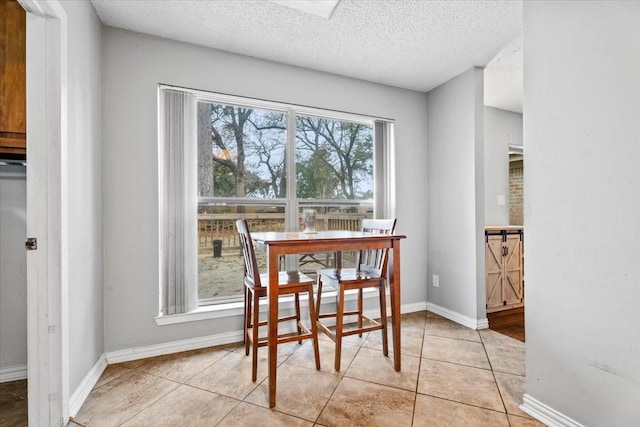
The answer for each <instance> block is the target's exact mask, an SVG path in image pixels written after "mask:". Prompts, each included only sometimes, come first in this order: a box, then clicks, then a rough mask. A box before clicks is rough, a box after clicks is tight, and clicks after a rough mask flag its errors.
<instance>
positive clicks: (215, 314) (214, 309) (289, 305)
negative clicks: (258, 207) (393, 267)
mask: <svg viewBox="0 0 640 427" xmlns="http://www.w3.org/2000/svg"><path fill="white" fill-rule="evenodd" d="M356 295H357V294H356V292H353V293H351V292H348V293H347V294H346V295H345V302H347V301H355V300H356ZM335 297H336V292H335V291H333V292H326V293H323V294H322V298H323V300H324V301H326V302H324V303H323V306H326V305H329V304H334V302H335ZM377 297H378V292H377V291H376V290H375V289H366V290H365V291H364V298H365V300H367V299H369V298H377ZM307 299H308V298H307V297H306V296H301V298H300V303H301V305H302V306H305V307H306V306H307V305H308V304H307V303H306V301H307ZM293 307H294V306H293V296H290V297H282V298H281V299H280V303H279V308H280V309H285V310H286V309H291V310H293ZM334 310H335V309H334ZM260 312H261V313H266V312H267V300H266V298H265V299H263V300H262V301H260ZM242 316H244V303H242V302H233V303H226V304H216V305H206V306H202V307H198V308H196V309H195V310H193V311H190V312H188V313H180V314H169V315H165V316H162V315H160V316H155V317H154V318H153V320H155V321H156V324H157V325H158V326H166V325H175V324H178V323H187V322H198V321H202V320H212V319H224V318H230V317H242Z"/></svg>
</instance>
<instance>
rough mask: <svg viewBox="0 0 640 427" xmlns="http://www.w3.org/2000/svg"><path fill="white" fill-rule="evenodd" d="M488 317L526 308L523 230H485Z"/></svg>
mask: <svg viewBox="0 0 640 427" xmlns="http://www.w3.org/2000/svg"><path fill="white" fill-rule="evenodd" d="M485 241H486V244H485V268H486V285H487V313H491V312H494V311H499V310H506V309H509V308H516V307H522V306H523V305H524V269H523V266H524V262H523V253H524V251H523V231H522V228H521V227H505V228H502V229H500V228H495V227H491V228H487V229H486V230H485Z"/></svg>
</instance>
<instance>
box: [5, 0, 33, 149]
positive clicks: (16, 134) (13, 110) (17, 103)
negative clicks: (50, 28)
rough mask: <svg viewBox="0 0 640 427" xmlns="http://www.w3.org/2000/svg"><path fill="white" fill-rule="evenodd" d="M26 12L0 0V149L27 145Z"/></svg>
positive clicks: (14, 4)
mask: <svg viewBox="0 0 640 427" xmlns="http://www.w3.org/2000/svg"><path fill="white" fill-rule="evenodd" d="M26 82H27V78H26V13H25V11H24V9H22V7H21V6H20V4H18V2H16V1H15V0H11V1H4V0H3V1H0V152H2V153H8V154H24V153H25V147H26V135H25V134H26V132H27V126H26V120H27V101H26Z"/></svg>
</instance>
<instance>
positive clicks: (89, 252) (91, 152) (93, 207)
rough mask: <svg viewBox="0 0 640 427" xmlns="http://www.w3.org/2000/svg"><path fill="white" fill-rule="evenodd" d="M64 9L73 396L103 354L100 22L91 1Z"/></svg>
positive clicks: (72, 4)
mask: <svg viewBox="0 0 640 427" xmlns="http://www.w3.org/2000/svg"><path fill="white" fill-rule="evenodd" d="M61 5H62V6H63V7H64V9H65V12H66V13H67V22H68V61H69V62H68V92H67V94H68V124H69V128H68V158H67V164H66V167H67V173H68V201H69V206H68V215H69V229H68V230H67V231H68V245H69V283H68V290H69V292H68V294H69V301H68V307H69V343H68V346H69V366H70V370H71V372H70V373H69V375H70V381H69V390H70V392H71V393H73V392H74V391H75V390H76V388H77V387H78V385H79V384H80V382H81V381H82V379H83V378H84V377H85V376H86V375H87V373H88V372H89V371H90V369H91V368H92V367H93V366H94V365H95V363H96V362H97V361H98V359H99V358H100V357H101V356H102V354H103V353H104V320H103V317H104V316H103V305H104V300H103V259H102V258H103V248H102V244H103V234H102V222H103V214H102V117H101V116H102V107H101V105H102V104H101V85H100V82H101V24H100V21H99V20H98V17H97V15H96V13H95V11H94V9H93V6H91V3H89V2H61ZM63 232H64V230H63Z"/></svg>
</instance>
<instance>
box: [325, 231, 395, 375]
mask: <svg viewBox="0 0 640 427" xmlns="http://www.w3.org/2000/svg"><path fill="white" fill-rule="evenodd" d="M395 225H396V220H395V219H363V220H362V231H363V232H367V233H372V234H392V233H393V231H394V229H395ZM387 252H388V248H382V249H369V250H366V251H365V250H363V251H358V253H357V256H356V268H341V269H333V268H325V269H321V270H318V289H317V293H318V301H317V303H316V311H317V315H316V317H317V318H318V328H320V330H321V331H322V332H324V333H325V334H326V335H327V336H329V338H331V340H332V341H333V342H334V343H335V353H336V354H335V364H334V366H335V369H336V371H339V370H340V357H341V353H342V337H344V336H349V335H355V334H358V335H359V336H362V333H363V332H370V331H376V330H382V351H383V353H384V355H385V356H388V354H389V345H388V343H387V302H386V294H385V285H386V283H387V261H388V257H387ZM324 286H330V287H331V288H332V289H335V290H336V291H337V304H336V305H337V307H336V308H337V310H336V312H334V313H322V314H321V313H320V307H321V303H322V301H321V298H322V288H323V287H324ZM366 288H377V289H378V294H379V297H380V321H379V322H378V321H376V320H374V319H371V318H369V317H368V316H365V314H364V312H363V311H364V310H363V301H362V292H363V290H364V289H366ZM325 290H326V289H325ZM349 290H357V291H358V306H357V309H356V310H351V311H345V310H344V296H345V292H346V291H349ZM344 316H357V326H356V327H355V328H350V329H349V330H346V331H345V330H344V329H343V328H344ZM325 318H335V319H336V329H335V332H333V331H332V330H331V329H329V327H327V326H326V325H324V324H322V323H321V322H320V319H325ZM363 322H367V323H368V325H367V326H365V325H364V324H363Z"/></svg>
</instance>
